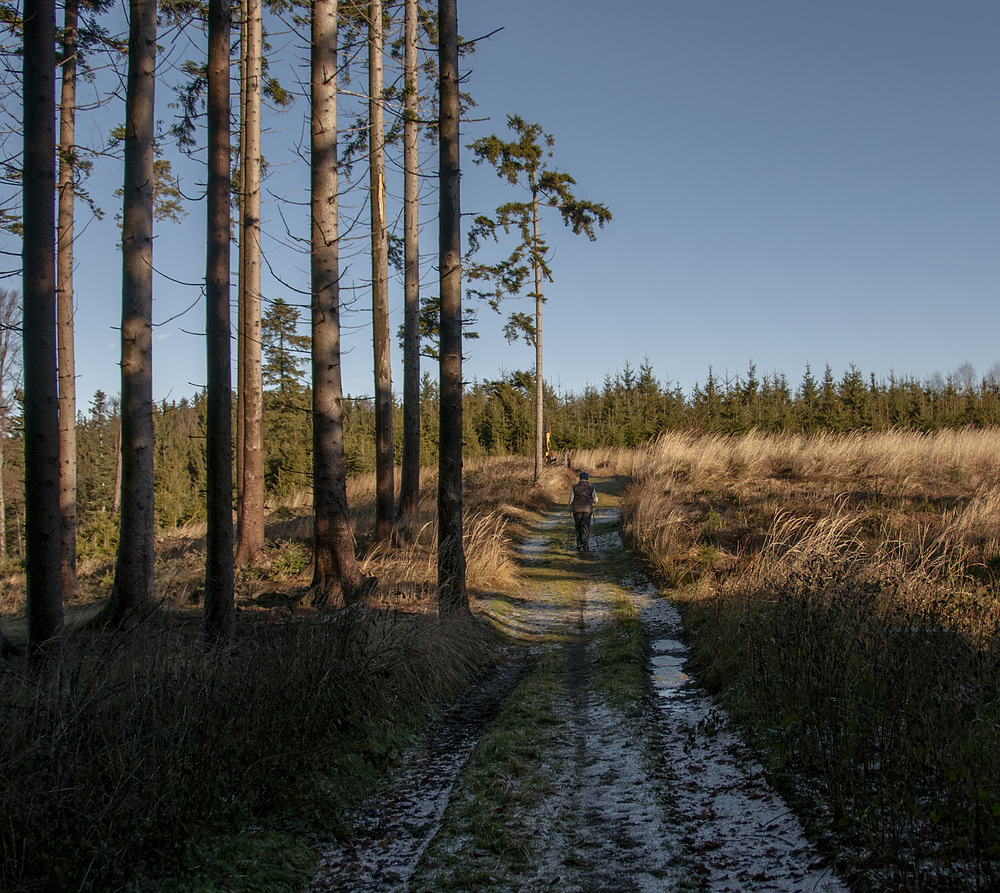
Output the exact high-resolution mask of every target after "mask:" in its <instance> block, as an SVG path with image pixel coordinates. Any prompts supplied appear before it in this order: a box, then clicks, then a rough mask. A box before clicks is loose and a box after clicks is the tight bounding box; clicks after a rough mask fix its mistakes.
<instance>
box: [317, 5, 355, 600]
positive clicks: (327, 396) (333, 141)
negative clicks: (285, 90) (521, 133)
mask: <svg viewBox="0 0 1000 893" xmlns="http://www.w3.org/2000/svg"><path fill="white" fill-rule="evenodd" d="M311 70H312V76H311V82H312V87H311V90H312V103H311V106H312V122H311V128H312V137H311V138H312V160H311V161H312V163H311V170H312V173H311V177H312V183H311V186H312V230H311V238H312V379H313V519H314V525H313V541H314V549H313V582H312V585H313V588H314V590H315V592H316V600H317V602H318V603H320V604H325V605H327V606H328V607H342V606H343V605H344V604H346V603H349V602H351V601H353V600H354V599H355V597H356V596H357V595H358V593H359V590H360V587H361V571H360V570H359V568H358V562H357V558H356V557H355V554H354V539H353V536H352V532H351V519H350V516H349V514H348V509H347V462H346V458H345V455H344V422H343V402H344V401H343V384H342V378H341V369H340V271H339V264H340V260H339V244H338V232H339V227H338V221H337V207H338V204H337V188H338V187H337V0H313V4H312V60H311Z"/></svg>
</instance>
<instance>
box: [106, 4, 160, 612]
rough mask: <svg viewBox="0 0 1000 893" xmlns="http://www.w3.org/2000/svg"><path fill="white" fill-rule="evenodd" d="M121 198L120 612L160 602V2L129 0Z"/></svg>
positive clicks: (116, 603)
mask: <svg viewBox="0 0 1000 893" xmlns="http://www.w3.org/2000/svg"><path fill="white" fill-rule="evenodd" d="M129 11H130V14H129V74H128V85H127V87H126V99H125V187H124V197H123V203H122V271H123V272H122V331H121V344H122V395H121V467H122V483H121V490H122V495H121V503H120V505H121V515H120V522H119V525H120V533H119V538H118V560H117V564H116V567H115V584H114V587H113V588H112V592H111V603H110V612H111V615H112V618H113V619H121V618H122V617H123V616H124V615H126V614H129V613H132V612H133V611H136V610H145V609H148V608H151V607H152V606H153V604H154V598H155V596H154V588H153V554H154V553H153V547H154V535H155V515H154V506H153V139H154V122H155V118H154V102H153V99H154V96H153V92H154V89H153V88H154V84H155V64H156V2H155V0H130V3H129Z"/></svg>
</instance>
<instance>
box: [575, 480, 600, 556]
mask: <svg viewBox="0 0 1000 893" xmlns="http://www.w3.org/2000/svg"><path fill="white" fill-rule="evenodd" d="M596 504H597V491H596V490H594V485H593V484H592V483H590V475H589V474H587V472H585V471H581V472H580V480H578V481H577V482H576V483H575V484H573V489H572V490H571V491H570V494H569V507H570V509H571V510H572V512H573V524H574V525H575V526H576V548H577V550H578V551H580V552H589V551H590V519H591V517H592V516H593V514H594V506H595V505H596Z"/></svg>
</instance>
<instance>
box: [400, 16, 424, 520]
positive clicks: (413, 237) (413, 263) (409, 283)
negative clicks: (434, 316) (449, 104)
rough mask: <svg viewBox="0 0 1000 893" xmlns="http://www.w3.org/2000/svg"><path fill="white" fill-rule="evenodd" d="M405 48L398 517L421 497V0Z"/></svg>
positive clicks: (406, 513) (410, 510)
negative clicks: (419, 45)
mask: <svg viewBox="0 0 1000 893" xmlns="http://www.w3.org/2000/svg"><path fill="white" fill-rule="evenodd" d="M405 30H406V33H405V38H404V41H405V48H404V52H403V66H404V80H405V84H404V87H403V263H404V272H403V305H404V311H403V461H402V467H401V469H400V475H399V516H400V517H401V518H406V517H408V516H410V515H412V514H414V513H415V512H416V510H417V500H418V499H419V496H420V230H419V223H420V216H419V215H420V156H419V151H418V144H417V136H418V134H417V0H406V29H405Z"/></svg>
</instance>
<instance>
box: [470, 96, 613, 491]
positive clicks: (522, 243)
mask: <svg viewBox="0 0 1000 893" xmlns="http://www.w3.org/2000/svg"><path fill="white" fill-rule="evenodd" d="M507 126H508V127H509V128H510V129H511V130H512V131H513V133H514V139H512V140H504V139H501V138H500V137H499V136H497V135H496V134H491V135H490V136H487V137H482V138H481V139H478V140H476V141H475V142H473V143H472V145H471V146H470V148H471V149H472V152H473V156H474V157H473V160H474V161H475V162H476V164H482V163H488V164H490V165H492V167H493V168H494V169H495V171H496V174H497V176H498V177H500V178H501V179H503V180H506V181H507V182H508V183H510V184H511V185H512V186H516V187H518V188H519V189H521V190H524V191H526V192H527V193H528V200H527V201H512V202H506V203H505V204H502V205H500V207H498V208H497V210H496V213H495V215H494V217H488V216H484V215H480V216H479V217H477V218H476V220H475V223H474V225H473V228H472V231H471V233H470V236H469V242H470V255H471V254H472V253H473V252H474V251H475V250H476V249H477V248H478V247H479V245H480V244H481V242H482V240H483V239H485V238H493V239H497V237H498V235H499V232H498V231H499V230H500V229H502V230H503V231H504V232H505V233H510V231H511V230H512V229H513V230H515V231H516V232H517V234H518V236H519V241H518V242H517V244H516V245H515V247H514V249H513V251H512V252H511V253H510V255H508V257H507V258H505V259H504V260H502V261H500V262H499V263H497V264H494V265H492V266H487V265H484V264H471V263H470V265H469V269H470V278H474V279H482V280H485V281H488V282H492V283H493V284H494V289H493V291H492V293H487V292H483V291H481V290H479V292H478V293H479V294H481V295H483V296H485V297H487V298H488V299H489V301H490V304H491V305H492V306H493V307H494V309H498V306H499V302H500V300H501V299H502V298H504V297H506V296H509V295H516V294H517V293H518V292H520V290H521V288H522V287H523V285H524V283H525V281H526V280H527V278H528V276H529V273H533V274H534V285H535V287H534V291H532V292H530V293H529V295H528V296H529V297H532V298H534V300H535V312H534V316H533V317H532V316H529V315H528V314H525V313H514V314H512V315H511V317H510V320H509V322H508V324H507V329H506V331H507V336H508V338H509V339H511V340H512V339H514V338H516V337H518V336H519V335H522V336H524V337H525V338H526V339H527V340H528V342H529V343H531V344H534V346H535V483H536V484H537V483H538V481H539V479H540V478H541V473H542V452H543V451H542V440H543V435H542V431H543V426H544V412H543V396H544V389H543V384H542V372H543V370H542V304H543V303H544V301H545V298H544V296H543V294H542V280H543V279H547V280H548V281H549V282H551V281H552V272H551V270H550V269H549V266H548V246H547V245H546V243H545V241H544V240H543V238H542V235H541V224H540V209H541V208H543V207H545V208H555V209H557V210H558V211H559V213H560V215H561V216H562V219H563V222H564V223H565V224H566V225H567V226H569V227H571V228H572V230H573V232H574V233H575V234H577V235H579V234H580V233H585V234H586V235H587V238H589V239H590V240H591V241H594V240H595V239H596V235H595V233H594V225H595V224H596V225H597V226H599V227H603V226H604V225H605V224H606V223H608V222H609V221H610V220H611V211H609V210H608V208H607V207H606V206H605V205H603V204H597V203H594V202H591V201H587V200H584V199H578V198H577V197H576V196H575V195H574V194H573V191H572V189H571V187H572V186H575V185H576V181H575V180H574V179H573V178H572V177H571V176H570V175H569V174H567V173H563V172H561V171H558V170H555V169H551V168H549V167H548V165H547V163H546V160H545V159H546V158H547V157H550V156H551V155H552V152H551V151H550V150H551V148H552V146H553V145H554V143H555V139H554V138H553V137H552V136H551V135H550V134H547V133H545V132H544V131H543V130H542V127H541V125H540V124H529V123H528V122H527V121H525V120H524V119H523V118H521V117H520V116H518V115H508V116H507Z"/></svg>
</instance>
